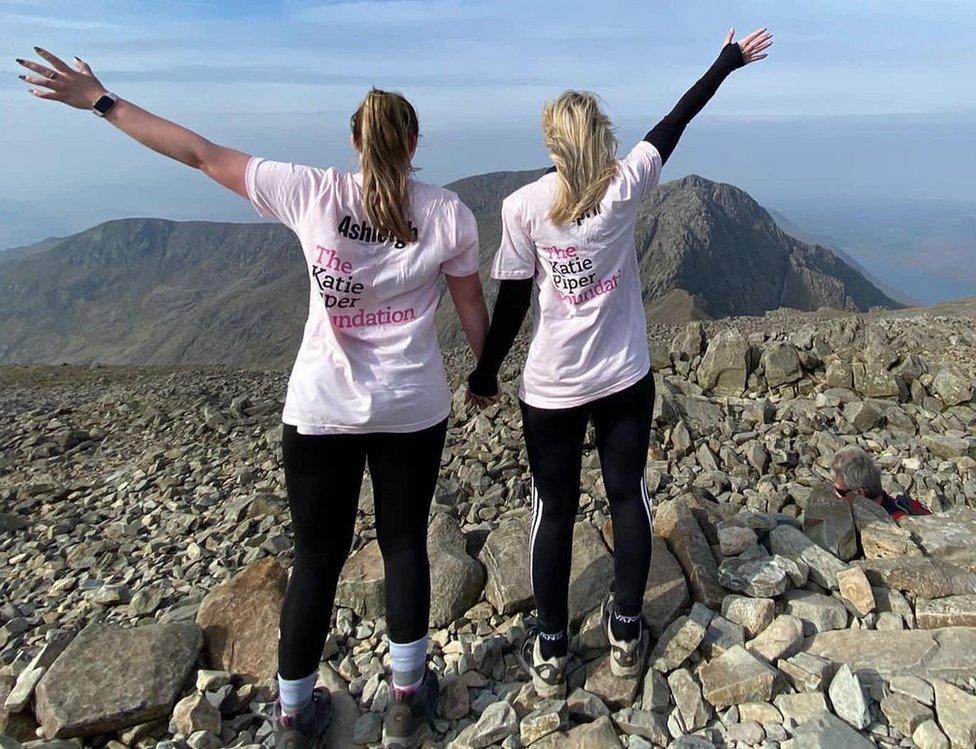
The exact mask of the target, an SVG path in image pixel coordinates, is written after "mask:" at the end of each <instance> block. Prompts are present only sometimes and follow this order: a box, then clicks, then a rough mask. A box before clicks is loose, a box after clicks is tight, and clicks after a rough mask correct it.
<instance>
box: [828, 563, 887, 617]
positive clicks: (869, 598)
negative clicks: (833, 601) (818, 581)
mask: <svg viewBox="0 0 976 749" xmlns="http://www.w3.org/2000/svg"><path fill="white" fill-rule="evenodd" d="M837 590H838V592H839V593H840V595H841V597H842V598H843V599H844V600H845V601H847V602H848V603H849V604H851V606H852V607H853V609H854V610H855V611H856V612H857V613H858V615H860V616H867V615H868V614H870V613H871V612H872V611H874V609H875V607H876V606H877V604H876V602H875V600H874V591H872V590H871V583H870V582H869V581H868V578H867V575H865V574H864V570H863V569H861V568H860V567H850V568H848V569H846V570H841V571H840V572H838V573H837Z"/></svg>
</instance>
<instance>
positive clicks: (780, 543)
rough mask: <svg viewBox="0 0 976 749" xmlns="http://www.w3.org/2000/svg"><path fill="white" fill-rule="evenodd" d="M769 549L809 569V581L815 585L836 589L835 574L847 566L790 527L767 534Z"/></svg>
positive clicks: (776, 529)
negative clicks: (801, 563)
mask: <svg viewBox="0 0 976 749" xmlns="http://www.w3.org/2000/svg"><path fill="white" fill-rule="evenodd" d="M769 549H770V551H772V552H773V553H774V554H781V555H782V556H784V557H786V558H787V559H792V560H793V561H794V562H797V563H799V562H803V563H804V564H806V565H807V567H809V569H810V579H811V580H813V582H815V583H816V584H817V585H819V586H821V587H823V588H829V589H831V590H836V589H837V573H838V572H840V571H841V570H843V569H847V565H846V564H845V563H844V562H842V561H841V560H840V559H838V558H837V557H835V556H834V555H833V554H831V553H830V552H829V551H827V550H825V549H823V548H821V547H820V546H817V545H816V544H815V543H813V541H811V540H810V539H809V538H807V537H806V536H805V535H804V534H803V532H802V531H801V530H799V529H798V528H794V527H793V526H792V525H788V524H783V525H777V526H776V527H775V528H773V530H771V531H770V532H769Z"/></svg>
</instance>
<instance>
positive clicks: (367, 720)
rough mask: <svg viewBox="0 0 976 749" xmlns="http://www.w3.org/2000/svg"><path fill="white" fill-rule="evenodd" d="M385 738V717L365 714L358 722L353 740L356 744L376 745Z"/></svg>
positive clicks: (353, 731) (370, 713) (353, 733)
mask: <svg viewBox="0 0 976 749" xmlns="http://www.w3.org/2000/svg"><path fill="white" fill-rule="evenodd" d="M382 737H383V716H382V715H380V714H379V713H373V712H365V713H363V714H362V715H360V716H359V718H358V719H357V720H356V725H355V726H354V727H353V729H352V740H353V742H354V743H356V744H375V743H376V742H378V741H379V740H380V739H381V738H382Z"/></svg>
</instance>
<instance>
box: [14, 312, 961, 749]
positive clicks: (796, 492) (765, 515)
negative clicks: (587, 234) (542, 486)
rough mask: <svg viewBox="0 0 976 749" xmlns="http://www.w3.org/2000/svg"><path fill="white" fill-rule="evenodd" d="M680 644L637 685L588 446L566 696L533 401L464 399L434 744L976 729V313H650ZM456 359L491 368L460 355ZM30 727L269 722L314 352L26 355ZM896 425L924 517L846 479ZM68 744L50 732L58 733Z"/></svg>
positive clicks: (23, 474)
mask: <svg viewBox="0 0 976 749" xmlns="http://www.w3.org/2000/svg"><path fill="white" fill-rule="evenodd" d="M650 337H651V339H652V341H653V342H654V346H653V350H654V359H655V367H656V371H657V384H658V404H657V407H656V409H655V419H654V425H653V426H654V440H653V445H652V447H651V449H650V452H649V456H648V457H649V464H648V470H647V479H648V485H649V487H650V489H651V490H652V492H653V495H654V499H655V521H654V524H655V533H656V538H655V546H654V561H653V564H652V574H651V579H650V582H649V584H648V588H647V595H646V601H645V613H646V614H647V616H648V618H649V620H650V622H651V625H652V628H653V630H654V634H655V637H656V645H655V647H654V651H653V653H652V655H651V658H650V663H649V667H648V670H647V675H646V677H645V678H643V679H641V680H640V681H639V682H626V681H621V680H618V679H615V678H614V677H613V676H612V675H611V674H610V672H609V669H608V667H607V662H606V643H605V640H604V637H603V634H602V632H601V630H600V627H599V623H598V621H597V620H596V619H597V618H596V616H595V614H594V611H595V610H596V609H597V608H598V607H599V604H600V602H601V600H602V598H603V596H604V594H605V592H606V591H607V590H608V588H609V584H610V580H611V578H612V567H613V563H612V556H611V554H612V529H611V527H610V523H609V522H608V521H609V517H608V511H607V506H606V502H605V499H604V496H603V490H602V484H601V479H600V471H599V459H598V456H597V455H596V452H595V450H594V449H593V445H592V441H591V440H590V441H588V444H587V448H586V455H585V458H584V475H583V487H584V493H583V497H582V501H581V504H580V512H579V516H578V523H577V526H576V542H575V544H574V552H573V555H574V556H573V565H574V566H573V577H572V584H571V591H570V605H571V612H572V619H573V625H574V627H575V628H576V629H575V635H574V639H573V651H574V658H573V663H572V672H571V674H570V694H569V695H568V697H567V699H566V700H563V701H550V702H540V701H539V700H538V699H537V698H536V697H535V695H534V694H533V692H532V689H531V687H530V686H528V685H527V684H526V682H525V677H524V675H523V674H522V673H520V670H519V667H518V665H517V662H516V656H515V651H516V648H517V646H518V644H519V643H520V642H521V640H522V639H523V638H524V636H525V634H526V631H527V630H528V629H529V628H530V627H531V625H532V611H531V608H532V597H531V590H530V588H529V584H528V576H527V574H526V560H527V554H526V539H527V534H528V499H527V493H526V486H527V481H528V474H527V469H526V461H525V451H524V448H523V447H522V444H521V435H520V424H519V417H518V411H517V408H515V403H514V400H513V397H512V395H513V393H514V388H515V382H514V377H515V375H516V373H517V368H518V362H517V360H513V361H512V362H510V364H509V365H508V368H507V369H506V372H505V374H506V383H505V390H506V393H507V395H506V397H505V398H504V399H503V401H502V402H501V403H500V404H499V405H498V406H494V407H492V408H490V409H488V410H486V411H483V412H480V413H467V412H465V411H464V409H463V408H462V407H461V406H460V399H458V403H456V408H455V411H456V413H455V418H454V420H453V423H452V427H451V430H450V433H449V437H448V446H447V449H446V451H445V455H444V467H443V472H442V480H441V482H440V484H439V486H438V490H437V495H436V497H435V503H434V509H433V513H432V520H431V533H430V550H431V560H432V566H433V573H432V576H433V581H434V595H433V611H432V622H431V626H432V662H433V667H434V669H435V670H436V671H437V672H438V673H439V674H440V676H441V684H442V694H441V699H440V705H439V716H438V720H437V722H436V724H435V729H436V732H435V736H434V740H433V742H432V745H434V746H447V745H450V746H454V747H458V749H464V748H467V747H474V748H478V747H488V746H496V745H497V746H502V747H506V748H507V749H516V748H517V747H520V746H528V745H533V746H536V747H540V748H542V749H548V748H549V747H555V746H572V747H615V746H616V747H619V746H628V747H632V748H637V747H647V746H676V747H696V748H697V747H710V746H750V747H751V746H764V747H777V746H780V745H782V746H784V747H786V746H791V747H796V749H800V748H801V747H859V746H864V747H868V746H875V745H876V746H882V747H895V746H904V747H910V746H918V747H921V748H922V749H935V748H936V747H949V746H952V747H973V746H974V745H976V696H974V694H973V692H974V689H976V511H974V510H973V509H972V508H973V506H974V502H976V476H974V467H976V460H974V458H976V441H974V439H973V437H972V436H971V434H972V432H973V426H974V423H976V410H974V408H976V406H974V403H973V395H974V393H973V381H974V375H976V372H974V368H976V334H974V332H973V330H972V320H971V319H970V318H969V315H968V312H964V311H960V310H955V309H953V310H951V311H946V312H945V313H944V314H943V313H942V312H939V313H936V312H932V311H930V312H925V311H913V312H910V313H904V312H902V313H896V314H884V315H879V314H871V315H855V316H851V315H842V314H834V313H824V314H807V315H796V314H791V313H777V314H772V315H769V316H767V317H765V318H750V319H736V320H726V321H722V322H715V323H708V324H707V325H705V326H704V327H702V326H701V325H698V324H692V325H689V326H687V327H684V326H682V327H680V328H670V327H667V326H652V327H651V329H650ZM447 359H448V367H449V370H450V371H451V373H452V377H453V378H454V381H455V384H458V383H459V382H460V376H461V374H462V373H463V371H464V370H465V369H466V367H467V364H468V362H467V359H466V357H465V356H464V354H463V353H462V352H456V353H452V354H451V355H449V356H448V357H447ZM0 385H2V389H0V412H2V414H3V417H4V418H3V419H2V420H0V571H2V575H0V594H2V595H0V734H4V735H6V736H7V737H8V738H2V739H0V746H3V747H7V746H8V745H9V746H16V745H17V742H20V743H22V744H25V745H29V746H42V745H44V746H55V745H56V744H57V742H65V741H70V742H72V743H78V742H82V743H84V744H85V745H98V746H111V747H122V746H138V747H151V746H160V747H174V746H187V745H188V746H191V747H195V748H198V749H200V748H209V747H216V746H220V745H258V744H264V745H267V744H268V743H269V741H270V737H271V724H270V722H269V720H268V716H269V714H270V710H271V700H272V699H273V674H274V650H275V639H276V637H275V630H276V612H277V608H278V606H279V604H280V600H281V595H282V591H283V588H284V585H285V581H286V579H287V572H286V570H287V568H288V567H289V565H290V550H289V543H290V542H289V527H288V523H287V513H286V505H285V502H284V489H283V484H282V472H281V466H280V459H279V454H278V447H277V441H278V434H279V427H278V425H277V420H278V413H279V409H280V406H281V402H280V401H281V398H282V396H283V393H284V386H285V376H284V375H283V374H280V373H268V372H254V371H232V370H226V369H186V368H178V369H133V368H105V367H93V368H79V367H46V368H43V367H26V368H5V369H2V370H0ZM846 444H859V445H861V446H863V447H865V448H866V449H868V450H869V451H871V452H872V453H873V454H874V455H875V456H876V457H877V459H878V461H879V462H880V464H881V465H882V466H883V469H884V472H885V483H886V487H887V488H888V489H889V490H890V491H891V492H892V493H902V492H907V493H909V494H911V495H912V496H914V497H916V498H917V499H920V500H922V501H924V502H926V503H927V504H929V505H930V506H931V507H932V508H933V509H934V510H936V511H937V514H936V515H934V516H932V517H930V518H913V519H907V520H905V521H903V522H901V523H895V522H893V521H891V520H890V519H888V518H887V516H886V515H884V514H883V513H879V512H878V511H877V509H876V508H875V507H874V506H873V505H871V504H870V503H866V502H859V503H856V504H854V505H847V504H846V503H842V502H839V501H838V500H836V499H835V498H833V496H832V495H831V493H830V492H829V491H824V490H823V489H824V481H823V475H824V474H825V473H826V472H827V467H828V465H829V460H830V457H831V455H832V454H833V452H834V451H835V450H836V449H837V448H839V447H841V446H843V445H846ZM372 520H373V511H372V503H371V496H370V492H369V488H368V482H367V484H366V486H365V487H364V490H363V496H362V502H361V509H360V512H359V521H358V533H357V538H356V541H355V546H354V553H353V555H352V557H351V558H350V560H349V562H348V564H347V566H346V569H345V571H344V573H343V580H342V582H341V584H340V589H339V592H338V607H337V612H336V617H335V627H334V630H333V634H332V636H331V637H330V639H329V641H328V644H327V647H326V653H325V656H324V659H323V662H322V666H321V671H320V674H321V682H322V683H324V684H326V685H328V686H329V687H330V688H331V689H332V690H333V692H334V695H335V702H336V708H337V714H336V719H335V721H334V724H333V727H332V729H331V733H330V737H329V739H330V744H329V745H330V746H339V747H342V746H351V745H376V743H377V742H378V740H379V736H380V726H381V719H382V718H381V716H382V712H383V710H384V709H385V707H386V705H387V704H388V703H389V701H390V692H389V689H388V687H387V685H386V682H385V680H384V675H383V674H384V662H385V659H386V655H387V653H386V645H385V642H384V631H385V626H384V622H383V619H382V617H381V614H382V607H381V601H382V590H383V579H382V567H381V564H380V558H379V554H378V548H377V544H376V542H375V540H374V539H375V533H374V530H373V522H372ZM45 742H46V743H45Z"/></svg>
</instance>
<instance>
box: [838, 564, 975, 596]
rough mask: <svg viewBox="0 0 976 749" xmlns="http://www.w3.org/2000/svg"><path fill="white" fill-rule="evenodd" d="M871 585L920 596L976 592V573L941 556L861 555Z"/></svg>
mask: <svg viewBox="0 0 976 749" xmlns="http://www.w3.org/2000/svg"><path fill="white" fill-rule="evenodd" d="M854 564H856V565H858V566H859V567H861V568H862V569H863V570H864V574H865V575H867V577H868V580H869V581H870V582H871V584H872V585H877V586H884V587H888V588H894V589H895V590H900V591H902V592H903V593H907V594H909V595H911V596H916V597H918V598H945V597H946V596H954V595H966V594H970V593H976V575H973V573H971V572H969V571H967V570H964V569H962V568H960V567H957V566H955V565H953V564H949V563H948V562H943V561H942V560H939V559H929V558H928V557H917V556H905V557H896V558H893V559H858V560H856V561H855V562H854Z"/></svg>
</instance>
